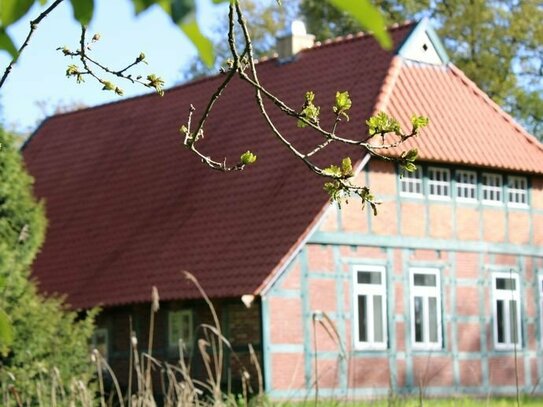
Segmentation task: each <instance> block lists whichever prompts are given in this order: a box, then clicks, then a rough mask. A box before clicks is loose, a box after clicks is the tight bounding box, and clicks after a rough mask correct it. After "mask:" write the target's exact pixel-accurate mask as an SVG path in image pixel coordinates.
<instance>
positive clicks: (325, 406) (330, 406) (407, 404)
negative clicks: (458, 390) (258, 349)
mask: <svg viewBox="0 0 543 407" xmlns="http://www.w3.org/2000/svg"><path fill="white" fill-rule="evenodd" d="M276 405H277V406H279V407H298V406H304V407H313V406H314V405H315V403H314V400H308V401H306V402H305V403H303V402H299V403H286V404H284V403H278V404H276ZM516 405H517V401H516V399H515V398H511V397H508V398H506V397H492V398H488V399H486V398H478V399H476V398H467V397H466V398H455V399H424V400H423V404H422V406H421V404H420V402H419V400H418V399H417V398H412V397H410V398H405V399H403V398H402V399H395V400H378V401H360V402H355V403H345V402H341V401H337V400H336V401H326V400H321V401H319V402H318V406H317V407H516ZM520 406H521V407H542V406H543V398H535V397H522V398H521V399H520Z"/></svg>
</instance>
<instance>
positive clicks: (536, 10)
mask: <svg viewBox="0 0 543 407" xmlns="http://www.w3.org/2000/svg"><path fill="white" fill-rule="evenodd" d="M374 4H376V5H377V6H379V7H380V8H381V10H382V11H383V13H384V14H385V15H386V17H387V19H388V21H389V22H391V23H392V22H403V21H405V20H408V19H418V18H421V17H422V16H423V15H427V16H429V17H431V18H432V20H433V22H434V24H435V25H436V27H437V31H438V34H439V35H440V37H441V38H442V39H443V41H444V45H445V47H446V49H447V52H448V53H449V55H450V57H451V59H452V61H453V62H454V64H455V65H457V66H458V67H459V68H460V69H462V70H463V71H464V72H465V73H466V75H467V76H468V77H469V78H470V79H472V80H473V81H475V82H476V83H477V85H478V86H479V87H480V88H481V89H483V90H484V91H485V92H486V93H487V94H488V95H489V96H490V97H491V98H492V99H494V101H495V102H496V103H498V104H499V105H501V106H503V107H504V108H505V110H506V111H507V112H509V113H510V114H512V115H513V116H514V117H516V118H517V120H519V121H520V122H521V123H522V124H523V125H524V126H525V127H526V128H527V129H528V131H529V132H531V133H532V134H534V135H536V136H537V137H539V138H540V139H541V140H543V47H542V46H541V44H543V26H542V25H541V21H543V6H542V5H541V2H540V1H539V0H522V1H516V0H505V1H485V0H454V1H447V2H441V1H429V0H423V1H412V0H405V1H401V0H377V1H375V2H374ZM300 14H301V15H302V16H303V17H304V18H305V20H306V21H307V25H308V27H309V32H311V33H313V34H315V35H316V36H317V38H318V39H320V40H322V39H325V38H330V37H334V36H337V35H345V34H347V33H351V32H356V31H360V29H361V27H360V25H359V24H358V23H357V22H356V21H355V20H354V19H353V18H352V17H350V16H349V15H347V14H346V13H342V12H339V11H337V10H336V9H334V8H333V7H331V6H330V4H329V3H328V2H325V1H318V0H301V2H300Z"/></svg>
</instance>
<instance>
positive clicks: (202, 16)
mask: <svg viewBox="0 0 543 407" xmlns="http://www.w3.org/2000/svg"><path fill="white" fill-rule="evenodd" d="M218 12H219V10H218V9H217V7H216V6H213V5H212V4H211V0H199V15H198V20H199V22H200V24H201V25H203V26H204V29H205V26H208V27H209V26H210V25H211V23H212V22H213V21H214V20H216V18H217V13H218ZM39 13H40V8H39V7H34V8H33V9H32V10H31V11H30V12H29V13H28V15H27V16H25V17H23V18H22V19H21V20H20V21H19V22H18V23H17V24H16V25H14V26H13V27H10V30H9V33H10V34H11V35H12V38H14V40H15V42H16V45H17V46H20V44H22V42H23V40H24V38H25V37H26V35H27V33H28V24H29V21H30V20H31V19H33V18H35V17H36V16H37V15H39ZM80 33H81V32H80V27H79V25H78V24H77V23H76V22H75V21H74V20H73V18H72V9H71V6H70V4H69V2H68V1H65V2H64V3H63V4H61V5H60V6H59V7H57V8H56V9H55V10H54V11H53V12H52V13H51V14H50V15H49V16H48V17H47V18H46V19H44V20H43V21H42V22H41V23H40V25H39V26H38V29H37V30H36V31H35V33H34V36H33V38H32V40H31V42H30V45H29V46H28V47H27V49H26V50H25V52H24V53H23V55H22V56H21V58H20V59H19V61H18V63H17V64H16V66H15V68H14V69H13V71H12V73H11V75H10V77H9V78H8V80H7V82H6V83H5V84H4V86H3V87H2V88H1V89H0V104H1V106H2V112H1V117H2V122H3V124H4V125H5V126H6V127H8V128H12V129H13V128H15V129H17V130H18V131H24V132H30V131H32V130H33V129H34V128H35V126H36V125H37V124H38V123H39V121H40V120H41V119H43V118H44V113H43V111H42V109H40V108H39V107H38V106H37V104H36V103H37V102H42V103H45V104H46V106H47V109H50V111H51V110H53V108H54V106H56V105H58V104H59V103H60V104H71V103H77V104H84V105H87V106H93V105H96V104H101V103H106V102H109V101H113V100H119V96H116V95H115V94H113V93H112V92H106V91H102V90H101V87H100V86H99V84H98V83H95V82H93V81H90V80H87V82H85V83H83V84H79V85H78V84H76V83H75V80H74V79H73V78H67V77H66V75H65V71H66V67H67V65H69V64H72V63H74V64H76V63H77V62H78V61H77V60H76V59H74V60H70V58H67V57H65V56H63V55H62V53H60V52H59V51H56V48H58V47H62V46H67V47H68V48H71V49H76V48H77V46H78V43H79V38H80ZM94 33H100V36H101V39H100V41H98V42H97V43H96V44H95V45H94V47H93V51H92V52H93V54H94V56H95V57H96V58H97V59H99V60H102V61H103V62H104V63H105V64H106V65H108V66H110V67H111V68H116V69H119V68H121V67H124V66H126V65H127V64H129V63H130V62H132V61H133V60H134V59H135V58H136V57H137V56H138V55H139V53H140V52H144V53H145V55H146V59H147V61H148V62H149V65H147V66H144V67H143V68H142V70H141V72H142V73H145V74H147V73H151V72H152V73H155V74H157V75H159V76H161V77H162V78H163V79H164V80H165V81H166V86H167V87H169V86H172V85H174V84H175V83H177V82H179V80H180V77H181V74H180V72H181V70H182V68H183V67H186V66H187V65H188V64H189V63H190V61H191V60H192V58H193V57H194V56H195V55H196V51H195V49H194V47H193V46H192V44H191V43H190V42H189V41H188V40H187V39H186V38H185V37H184V35H183V33H182V32H181V31H180V30H179V29H178V28H177V27H176V26H175V25H174V24H173V23H172V22H171V20H170V19H169V16H168V15H166V14H165V13H164V12H163V11H162V10H161V9H159V8H158V7H156V6H154V7H153V8H151V9H149V10H148V11H146V12H144V13H142V14H141V15H140V16H138V17H135V16H134V10H133V6H132V4H131V2H130V1H129V0H114V1H112V0H95V14H94V18H93V20H92V23H91V25H90V27H89V30H88V34H89V36H92V35H93V34H94ZM9 61H10V57H9V55H8V54H7V53H5V52H0V69H1V73H3V72H4V70H5V67H6V66H7V64H8V63H9ZM135 72H137V71H135ZM117 84H118V85H119V86H120V87H122V88H123V89H124V91H125V96H124V97H129V96H135V95H138V94H141V93H145V92H146V89H145V88H143V87H141V86H134V85H130V84H128V83H121V82H118V83H117Z"/></svg>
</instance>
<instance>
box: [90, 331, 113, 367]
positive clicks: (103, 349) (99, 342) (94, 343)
mask: <svg viewBox="0 0 543 407" xmlns="http://www.w3.org/2000/svg"><path fill="white" fill-rule="evenodd" d="M90 345H91V348H92V349H91V350H94V349H96V350H97V351H98V353H100V355H101V356H102V357H103V358H104V359H105V360H107V358H108V347H109V341H108V333H107V329H105V328H97V329H96V330H95V331H94V332H93V333H92V336H91V340H90Z"/></svg>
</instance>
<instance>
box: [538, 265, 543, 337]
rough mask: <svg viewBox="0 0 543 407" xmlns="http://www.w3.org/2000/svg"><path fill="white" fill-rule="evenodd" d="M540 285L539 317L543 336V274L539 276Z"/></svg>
mask: <svg viewBox="0 0 543 407" xmlns="http://www.w3.org/2000/svg"><path fill="white" fill-rule="evenodd" d="M538 282H539V285H538V288H537V290H538V292H539V319H540V323H541V331H540V332H541V335H542V336H543V275H540V276H539V280H538Z"/></svg>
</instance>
